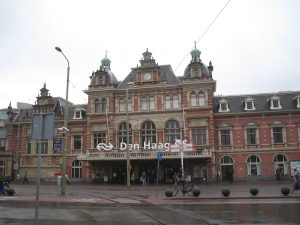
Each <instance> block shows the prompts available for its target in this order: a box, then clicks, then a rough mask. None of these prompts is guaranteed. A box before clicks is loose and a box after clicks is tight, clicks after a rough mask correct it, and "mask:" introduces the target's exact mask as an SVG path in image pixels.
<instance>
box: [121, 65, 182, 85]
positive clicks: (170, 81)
mask: <svg viewBox="0 0 300 225" xmlns="http://www.w3.org/2000/svg"><path fill="white" fill-rule="evenodd" d="M158 67H159V71H158V73H159V74H160V77H161V79H162V80H165V81H166V83H167V85H177V84H179V83H180V81H179V80H178V78H177V77H176V76H175V74H174V72H173V69H172V67H171V65H159V66H158ZM135 70H136V68H132V70H131V72H130V73H129V74H128V76H127V77H126V78H125V79H124V80H123V81H122V82H121V83H120V84H119V85H118V87H117V88H118V89H125V88H127V86H128V85H127V84H128V82H134V81H135V76H136V71H135Z"/></svg>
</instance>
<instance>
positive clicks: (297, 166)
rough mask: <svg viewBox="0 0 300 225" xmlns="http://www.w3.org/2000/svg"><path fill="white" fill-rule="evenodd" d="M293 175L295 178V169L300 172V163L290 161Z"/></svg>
mask: <svg viewBox="0 0 300 225" xmlns="http://www.w3.org/2000/svg"><path fill="white" fill-rule="evenodd" d="M290 166H291V175H292V176H294V169H297V170H298V171H300V161H290Z"/></svg>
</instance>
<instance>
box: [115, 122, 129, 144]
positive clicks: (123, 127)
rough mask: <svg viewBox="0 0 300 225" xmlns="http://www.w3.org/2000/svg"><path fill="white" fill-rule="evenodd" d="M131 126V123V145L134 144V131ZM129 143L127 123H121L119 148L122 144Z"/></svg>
mask: <svg viewBox="0 0 300 225" xmlns="http://www.w3.org/2000/svg"><path fill="white" fill-rule="evenodd" d="M131 128H132V127H131V124H130V123H129V144H132V129H131ZM122 142H124V143H127V123H126V122H123V123H120V125H119V130H118V143H119V147H120V145H121V143H122Z"/></svg>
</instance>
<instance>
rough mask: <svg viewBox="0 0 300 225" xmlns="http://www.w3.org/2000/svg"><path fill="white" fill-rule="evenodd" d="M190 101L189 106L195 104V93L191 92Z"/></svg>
mask: <svg viewBox="0 0 300 225" xmlns="http://www.w3.org/2000/svg"><path fill="white" fill-rule="evenodd" d="M190 101H191V106H192V107H195V106H197V96H196V93H194V92H193V93H191V95H190Z"/></svg>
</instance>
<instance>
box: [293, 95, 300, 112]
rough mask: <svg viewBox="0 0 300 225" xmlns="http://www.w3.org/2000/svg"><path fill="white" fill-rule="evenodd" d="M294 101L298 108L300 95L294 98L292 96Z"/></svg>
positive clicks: (299, 106)
mask: <svg viewBox="0 0 300 225" xmlns="http://www.w3.org/2000/svg"><path fill="white" fill-rule="evenodd" d="M293 99H294V100H295V101H296V108H297V109H300V95H297V96H296V97H295V98H293Z"/></svg>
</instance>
